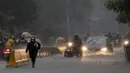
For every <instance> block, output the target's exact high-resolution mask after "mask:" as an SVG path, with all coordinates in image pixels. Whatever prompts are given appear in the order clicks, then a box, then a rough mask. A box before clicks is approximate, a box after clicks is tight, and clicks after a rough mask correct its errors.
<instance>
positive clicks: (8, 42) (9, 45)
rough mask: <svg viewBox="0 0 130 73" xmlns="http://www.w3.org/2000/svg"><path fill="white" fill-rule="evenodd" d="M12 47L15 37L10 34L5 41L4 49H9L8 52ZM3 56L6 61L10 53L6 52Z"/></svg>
mask: <svg viewBox="0 0 130 73" xmlns="http://www.w3.org/2000/svg"><path fill="white" fill-rule="evenodd" d="M14 47H15V37H14V36H10V38H9V39H8V40H7V42H6V43H5V49H4V50H6V49H9V52H11V51H12V50H13V48H14ZM5 54H6V53H5ZM5 58H6V61H7V63H8V62H9V59H10V53H7V54H6V57H5Z"/></svg>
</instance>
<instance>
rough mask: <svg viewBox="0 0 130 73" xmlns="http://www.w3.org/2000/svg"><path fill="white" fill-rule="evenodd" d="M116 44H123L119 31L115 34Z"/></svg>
mask: <svg viewBox="0 0 130 73" xmlns="http://www.w3.org/2000/svg"><path fill="white" fill-rule="evenodd" d="M116 44H118V45H121V36H120V33H119V32H117V34H116V36H115V45H116Z"/></svg>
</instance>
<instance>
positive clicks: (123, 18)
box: [105, 0, 130, 23]
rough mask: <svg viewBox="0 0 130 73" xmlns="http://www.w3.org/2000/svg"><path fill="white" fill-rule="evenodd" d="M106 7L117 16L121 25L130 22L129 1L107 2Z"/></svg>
mask: <svg viewBox="0 0 130 73" xmlns="http://www.w3.org/2000/svg"><path fill="white" fill-rule="evenodd" d="M105 7H106V8H107V9H108V10H110V11H113V12H115V13H116V14H117V17H116V20H117V21H118V22H121V23H129V22H130V1H129V0H106V2H105Z"/></svg>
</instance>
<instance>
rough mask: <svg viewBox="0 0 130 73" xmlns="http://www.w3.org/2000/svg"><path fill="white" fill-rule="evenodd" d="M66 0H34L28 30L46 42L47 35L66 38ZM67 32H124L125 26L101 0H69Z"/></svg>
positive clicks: (96, 33)
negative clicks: (33, 17)
mask: <svg viewBox="0 0 130 73" xmlns="http://www.w3.org/2000/svg"><path fill="white" fill-rule="evenodd" d="M66 1H67V0H35V3H36V5H37V11H36V12H37V19H36V20H34V22H33V23H32V24H31V28H32V29H33V30H32V31H33V32H34V33H37V35H38V36H39V37H40V38H41V39H42V40H43V43H45V42H47V41H48V39H49V37H51V36H54V37H55V38H56V37H58V36H61V37H64V38H67V25H66V24H67V15H66V8H67V3H66ZM69 10H71V16H70V21H71V23H70V32H71V34H74V33H78V34H80V35H85V33H87V32H90V33H93V34H95V35H99V34H102V33H105V32H108V31H110V32H118V31H120V32H121V33H122V34H124V33H125V32H126V31H128V28H127V25H125V24H124V25H123V24H120V25H119V24H118V23H117V22H116V21H115V14H114V13H112V12H110V11H107V10H106V9H105V7H104V0H70V4H69Z"/></svg>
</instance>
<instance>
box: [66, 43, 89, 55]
mask: <svg viewBox="0 0 130 73" xmlns="http://www.w3.org/2000/svg"><path fill="white" fill-rule="evenodd" d="M73 45H74V44H73V43H72V42H69V43H68V44H67V49H66V50H65V51H64V57H73V56H76V57H81V56H82V53H83V52H86V51H87V48H86V47H85V46H82V47H79V48H77V49H75V48H74V47H73Z"/></svg>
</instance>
